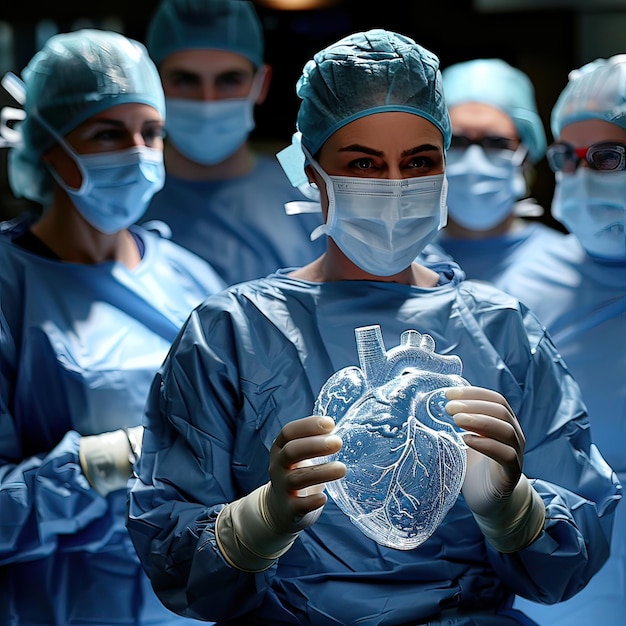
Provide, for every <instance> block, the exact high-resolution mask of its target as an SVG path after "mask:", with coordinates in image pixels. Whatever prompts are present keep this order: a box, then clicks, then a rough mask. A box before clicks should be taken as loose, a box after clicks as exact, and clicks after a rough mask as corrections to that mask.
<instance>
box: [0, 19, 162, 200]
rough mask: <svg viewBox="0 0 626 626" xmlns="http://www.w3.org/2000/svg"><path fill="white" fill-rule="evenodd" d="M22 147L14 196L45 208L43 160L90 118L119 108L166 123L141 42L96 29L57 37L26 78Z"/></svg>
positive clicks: (15, 156)
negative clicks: (143, 111) (142, 111)
mask: <svg viewBox="0 0 626 626" xmlns="http://www.w3.org/2000/svg"><path fill="white" fill-rule="evenodd" d="M22 78H23V81H24V88H25V97H26V101H25V105H24V109H25V111H26V118H25V120H24V121H23V122H22V123H21V124H20V125H19V131H20V133H21V138H22V142H21V145H19V146H17V147H15V148H13V149H11V151H10V153H9V183H10V185H11V188H12V190H13V192H14V193H15V195H17V196H18V197H25V198H29V199H31V200H34V201H36V202H40V203H42V204H46V203H47V202H48V201H49V200H50V197H51V192H52V177H51V175H50V173H49V172H48V170H47V168H46V166H45V164H44V161H43V159H42V155H43V154H44V153H45V152H46V151H47V150H48V149H50V148H51V147H52V146H53V145H54V144H55V143H56V141H57V139H58V137H64V136H65V135H67V134H68V133H69V132H70V131H72V130H74V128H76V127H77V126H79V125H80V124H81V123H82V122H84V121H85V120H87V119H88V118H90V117H92V116H94V115H96V114H97V113H100V112H102V111H105V110H106V109H110V108H111V107H114V106H117V105H119V104H127V103H139V104H147V105H149V106H151V107H154V108H155V109H156V110H157V111H158V112H159V114H160V115H161V116H162V117H163V118H165V98H164V96H163V87H162V86H161V80H160V78H159V73H158V71H157V69H156V67H155V65H154V63H153V62H152V60H151V59H150V57H149V56H148V52H147V50H146V49H145V48H144V47H143V46H142V45H141V44H140V43H138V42H136V41H133V40H131V39H128V38H126V37H124V36H123V35H120V34H119V33H114V32H107V31H102V30H95V29H83V30H77V31H74V32H71V33H65V34H60V35H54V36H53V37H51V38H50V39H48V41H46V43H45V44H44V46H43V48H42V49H41V50H40V51H39V52H37V53H36V54H35V56H33V58H32V59H31V60H30V62H29V63H28V65H27V66H26V68H25V69H24V70H23V72H22Z"/></svg>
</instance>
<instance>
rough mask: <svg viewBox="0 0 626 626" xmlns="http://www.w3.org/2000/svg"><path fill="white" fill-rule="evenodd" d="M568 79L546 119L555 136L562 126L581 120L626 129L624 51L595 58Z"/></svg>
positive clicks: (625, 67)
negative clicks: (605, 123)
mask: <svg viewBox="0 0 626 626" xmlns="http://www.w3.org/2000/svg"><path fill="white" fill-rule="evenodd" d="M568 78H569V82H568V83H567V86H566V87H565V89H563V91H562V92H561V95H560V96H559V97H558V99H557V101H556V104H555V105H554V108H553V109H552V116H551V118H550V125H551V128H552V134H553V135H554V137H555V139H556V138H558V137H559V135H560V134H561V131H562V130H563V127H564V126H567V125H568V124H572V123H573V122H581V121H583V120H604V121H605V122H610V123H611V124H615V125H616V126H619V127H620V128H623V129H624V130H626V54H618V55H616V56H613V57H610V58H609V59H596V60H595V61H592V62H591V63H587V65H583V66H582V67H581V68H580V69H577V70H573V71H572V72H570V74H569V77H568Z"/></svg>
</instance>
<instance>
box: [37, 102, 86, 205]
mask: <svg viewBox="0 0 626 626" xmlns="http://www.w3.org/2000/svg"><path fill="white" fill-rule="evenodd" d="M31 115H32V116H33V117H34V118H35V119H36V120H37V121H38V122H39V123H40V124H41V125H42V126H43V127H44V128H45V129H46V130H47V131H48V132H49V133H50V134H51V135H52V136H53V137H54V138H55V139H56V141H57V142H58V143H59V145H60V146H61V147H62V148H63V150H65V152H66V154H67V155H68V156H69V157H70V158H71V159H72V161H74V163H75V165H76V167H77V168H78V171H79V172H80V175H81V177H82V181H81V183H80V187H78V189H74V187H70V186H69V185H68V184H67V183H66V182H65V181H64V180H63V179H62V178H61V176H60V174H58V172H57V171H56V170H55V169H54V167H52V166H51V165H50V164H49V163H48V162H47V161H44V163H45V165H46V167H47V168H48V171H49V172H50V174H51V175H52V177H53V178H54V180H56V181H57V183H59V185H61V187H63V189H65V190H66V191H71V192H72V193H75V194H77V195H80V196H84V195H86V194H87V192H88V191H89V188H90V182H89V174H88V172H87V170H86V168H85V166H84V165H83V163H82V162H81V159H80V155H79V154H77V153H76V151H75V150H73V149H72V147H71V146H70V145H69V144H68V143H67V141H65V139H64V138H63V137H61V135H59V133H57V131H56V130H54V128H52V127H51V126H50V124H48V122H46V120H45V119H44V118H43V116H41V115H39V113H38V112H36V111H35V110H33V111H31Z"/></svg>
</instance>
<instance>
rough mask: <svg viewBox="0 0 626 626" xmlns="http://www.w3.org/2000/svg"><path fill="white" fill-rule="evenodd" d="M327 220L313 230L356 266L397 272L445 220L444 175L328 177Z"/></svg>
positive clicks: (376, 271)
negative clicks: (331, 243)
mask: <svg viewBox="0 0 626 626" xmlns="http://www.w3.org/2000/svg"><path fill="white" fill-rule="evenodd" d="M310 163H311V165H313V167H315V169H316V170H317V171H318V172H319V173H320V175H321V176H322V178H323V179H324V181H325V183H326V193H327V195H328V216H327V219H326V224H323V225H322V226H318V227H317V228H316V229H315V230H314V231H313V233H312V234H311V239H316V238H317V237H319V236H320V235H322V234H326V235H328V236H329V237H331V238H332V239H333V240H334V241H335V243H336V244H337V246H339V248H340V250H341V251H342V252H343V253H344V254H345V255H346V256H347V257H348V258H349V259H350V260H351V261H352V262H353V263H354V264H355V265H357V266H358V267H360V268H361V269H362V270H364V271H365V272H368V273H369V274H373V275H374V276H393V275H394V274H397V273H399V272H401V271H402V270H404V269H406V268H407V267H409V265H411V263H412V262H413V261H414V260H415V258H416V257H417V256H418V255H419V253H420V252H422V250H423V249H424V248H425V247H426V245H427V244H428V243H429V242H430V241H432V240H433V239H434V237H435V235H436V234H437V231H439V229H440V228H442V227H443V226H444V225H445V222H446V216H447V213H446V178H445V175H444V174H438V175H435V176H422V177H417V178H406V179H402V180H390V179H380V178H353V177H348V176H328V175H327V174H326V173H325V172H324V171H323V170H321V168H320V167H319V165H317V164H316V163H315V162H314V161H313V160H312V159H310Z"/></svg>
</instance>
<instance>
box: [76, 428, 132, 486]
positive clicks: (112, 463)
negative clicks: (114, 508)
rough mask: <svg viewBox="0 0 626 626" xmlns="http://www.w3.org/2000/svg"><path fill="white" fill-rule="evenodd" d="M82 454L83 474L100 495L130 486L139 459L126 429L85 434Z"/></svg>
mask: <svg viewBox="0 0 626 626" xmlns="http://www.w3.org/2000/svg"><path fill="white" fill-rule="evenodd" d="M78 456H79V460H80V466H81V468H82V470H83V474H84V475H85V477H86V478H87V480H88V481H89V484H90V485H91V486H92V487H93V488H94V489H95V490H96V491H97V492H98V493H99V494H100V495H102V496H107V495H108V494H109V493H111V492H112V491H117V490H119V489H126V486H127V484H128V479H129V478H130V475H131V473H132V469H133V462H134V461H135V452H134V451H133V449H132V447H131V443H130V440H129V438H128V434H127V432H126V431H124V430H114V431H112V432H108V433H102V434H100V435H88V436H85V437H81V439H80V448H79V452H78Z"/></svg>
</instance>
